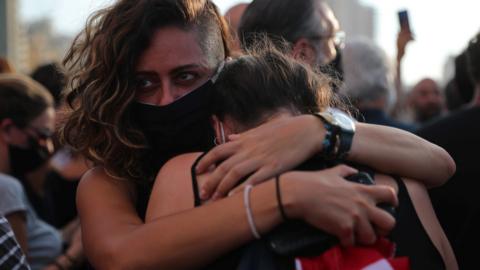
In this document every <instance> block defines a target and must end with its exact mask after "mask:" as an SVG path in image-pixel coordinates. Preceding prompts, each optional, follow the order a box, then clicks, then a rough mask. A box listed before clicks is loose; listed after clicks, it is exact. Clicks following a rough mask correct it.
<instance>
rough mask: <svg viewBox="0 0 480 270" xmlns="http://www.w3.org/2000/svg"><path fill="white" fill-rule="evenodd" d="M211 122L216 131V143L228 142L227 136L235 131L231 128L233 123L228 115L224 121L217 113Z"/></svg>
mask: <svg viewBox="0 0 480 270" xmlns="http://www.w3.org/2000/svg"><path fill="white" fill-rule="evenodd" d="M211 122H212V127H213V130H214V131H215V138H214V140H215V141H214V142H215V145H218V144H222V143H226V142H227V140H228V139H227V136H228V135H230V134H233V133H234V132H233V130H232V129H231V124H232V123H231V122H230V121H228V118H227V117H226V118H225V119H224V121H223V122H222V121H221V120H220V119H219V118H218V117H217V116H216V115H212V120H211Z"/></svg>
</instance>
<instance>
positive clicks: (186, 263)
mask: <svg viewBox="0 0 480 270" xmlns="http://www.w3.org/2000/svg"><path fill="white" fill-rule="evenodd" d="M327 173H329V174H330V175H338V174H342V173H343V174H345V173H351V169H346V168H345V167H344V166H343V167H342V166H340V167H339V168H337V169H335V170H334V169H332V170H330V171H328V172H327ZM331 178H332V177H327V178H326V179H324V178H322V177H319V176H318V174H317V173H316V172H303V173H295V172H291V173H287V174H285V175H282V182H281V189H282V197H283V198H284V205H285V208H286V211H287V214H288V215H289V216H291V217H292V218H301V219H304V220H306V221H307V222H310V223H312V224H314V225H315V226H317V227H319V228H322V229H324V230H325V231H327V232H330V233H332V234H334V235H337V236H338V237H339V238H340V239H341V241H342V243H344V244H353V242H352V241H353V235H362V237H361V238H360V239H359V240H363V241H364V242H371V240H372V239H374V238H375V234H374V233H373V228H372V225H371V223H373V224H374V225H375V226H378V227H380V228H383V229H384V230H386V231H389V230H390V229H391V228H392V227H393V225H394V220H393V218H392V217H391V216H389V215H388V214H387V213H384V211H383V210H380V209H378V208H377V207H376V206H375V204H376V203H377V202H389V203H392V204H396V197H395V195H394V194H393V193H392V191H391V190H390V189H389V188H386V187H373V186H372V187H367V186H362V185H358V184H352V183H349V182H347V181H344V180H343V179H342V180H338V181H332V180H331ZM337 178H338V177H337ZM171 180H173V181H174V179H171ZM130 188H131V187H130V186H129V185H128V184H127V182H119V181H116V182H115V181H113V180H112V179H110V178H108V176H107V175H106V174H105V173H104V171H103V170H102V169H100V168H97V169H94V170H93V171H91V172H89V173H87V174H86V175H85V176H84V177H83V179H82V181H81V183H80V185H79V189H78V193H77V205H78V209H79V215H80V220H81V224H82V233H83V242H84V246H85V251H86V255H87V257H88V258H89V260H90V262H91V263H93V265H94V266H95V267H97V268H100V269H172V268H175V269H191V268H193V267H201V266H203V265H205V264H207V263H209V262H211V261H213V260H214V259H216V258H218V257H220V256H221V255H223V254H225V253H226V252H228V251H230V250H232V249H234V248H236V247H238V246H240V245H242V244H243V243H246V242H248V241H250V240H252V239H253V237H252V233H251V231H250V228H249V225H248V222H247V218H246V215H245V209H244V206H243V196H242V194H237V195H233V196H231V197H228V198H225V199H222V200H219V201H216V202H212V203H209V204H206V205H203V206H202V207H198V208H194V209H190V210H184V211H182V212H180V213H177V214H171V215H168V216H164V217H159V218H156V219H154V220H152V221H151V222H149V223H145V224H144V223H142V220H141V219H140V218H139V217H138V215H137V213H136V211H135V208H134V201H133V198H132V196H131V195H130V191H129V189H130ZM319 193H322V194H326V195H325V196H318V194H319ZM250 200H251V206H252V212H253V216H254V218H255V224H256V226H257V228H258V230H259V231H260V234H263V233H265V232H266V231H269V230H270V229H271V228H272V227H273V226H275V225H276V224H278V223H279V222H280V221H281V217H280V214H279V211H278V208H277V201H276V197H275V187H274V182H273V181H267V182H265V183H262V184H259V185H257V186H255V188H254V189H253V190H252V194H251V198H250ZM325 205H328V206H329V207H325ZM315 206H316V207H315ZM319 206H322V207H319ZM206 217H207V218H206ZM370 222H371V223H370ZM185 258H188V260H186V259H185Z"/></svg>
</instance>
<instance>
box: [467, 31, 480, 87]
mask: <svg viewBox="0 0 480 270" xmlns="http://www.w3.org/2000/svg"><path fill="white" fill-rule="evenodd" d="M466 54H467V59H468V60H467V61H468V70H469V71H470V76H471V77H472V79H473V81H474V83H476V84H478V83H480V33H478V34H477V35H476V36H475V37H474V38H473V39H472V40H471V41H470V43H469V44H468V47H467V51H466Z"/></svg>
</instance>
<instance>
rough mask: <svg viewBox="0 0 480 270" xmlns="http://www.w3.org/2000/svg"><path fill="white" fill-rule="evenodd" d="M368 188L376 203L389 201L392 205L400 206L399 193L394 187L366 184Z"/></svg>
mask: <svg viewBox="0 0 480 270" xmlns="http://www.w3.org/2000/svg"><path fill="white" fill-rule="evenodd" d="M365 187H366V188H368V189H367V190H368V192H369V195H370V196H371V197H372V198H373V199H374V200H375V202H376V203H387V204H390V205H392V206H398V197H397V193H396V192H395V190H394V189H393V188H392V187H389V186H384V185H376V186H365Z"/></svg>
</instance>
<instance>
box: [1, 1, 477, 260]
mask: <svg viewBox="0 0 480 270" xmlns="http://www.w3.org/2000/svg"><path fill="white" fill-rule="evenodd" d="M344 39H345V34H344V33H343V32H342V31H341V25H340V23H339V22H338V20H337V19H336V17H335V13H334V11H333V10H332V9H331V8H330V7H329V6H328V5H327V3H325V2H324V1H323V0H295V1H291V0H253V1H252V2H251V3H241V4H238V5H236V6H234V7H232V8H231V9H230V10H229V11H227V12H226V13H225V15H224V16H222V15H221V14H220V12H219V10H218V8H217V7H216V6H215V4H214V3H213V2H211V1H210V0H145V1H132V0H117V1H115V2H114V3H112V4H111V6H110V7H107V8H104V9H101V10H98V11H96V12H95V13H94V14H92V16H90V18H89V20H88V21H87V23H86V26H85V28H84V29H83V30H82V31H81V32H80V33H79V34H78V36H77V37H76V38H75V40H74V41H73V44H72V46H71V48H70V49H69V51H68V52H67V54H66V56H65V58H64V61H63V62H62V63H61V64H48V65H45V66H41V67H39V68H38V69H36V70H35V71H34V72H33V73H32V74H31V75H30V76H26V75H21V74H19V73H18V72H16V71H15V69H14V67H12V66H11V65H10V64H9V63H8V61H6V60H3V59H0V73H1V74H0V132H1V136H0V234H1V235H0V269H4V268H5V269H48V270H54V269H59V270H63V269H368V268H367V267H374V265H375V267H379V268H378V269H454V270H455V269H475V267H474V265H475V250H476V247H475V246H476V243H477V241H476V240H477V239H480V234H479V233H478V232H477V231H476V225H480V207H479V205H478V202H477V201H476V199H475V198H476V194H475V192H476V186H477V185H476V182H475V180H476V178H477V177H478V176H476V174H475V172H476V171H475V167H474V166H475V157H474V153H476V152H477V151H476V150H480V149H478V148H479V146H480V144H479V143H477V142H476V139H477V138H478V137H479V135H480V134H478V133H479V132H480V131H479V125H478V118H479V117H480V116H479V113H480V111H479V108H480V106H479V105H480V33H479V34H477V36H475V37H473V38H472V40H471V41H470V43H469V44H466V45H467V46H466V50H465V51H464V52H463V53H462V54H461V55H460V56H459V57H458V58H457V60H456V61H455V76H454V78H452V79H451V81H450V82H449V83H448V84H447V86H446V87H445V90H442V89H441V86H440V84H439V83H438V82H436V81H434V80H432V79H430V78H425V79H422V80H421V81H419V82H418V83H417V84H416V85H414V86H413V87H412V89H411V90H409V91H407V90H406V87H405V86H404V85H403V83H402V78H401V70H402V67H401V63H402V59H403V58H404V56H405V54H406V53H407V51H406V48H407V45H408V43H410V42H412V40H413V38H412V33H410V31H409V29H408V28H403V27H402V28H401V29H400V31H399V34H398V38H397V58H396V66H395V68H392V67H391V66H390V64H389V60H388V58H387V56H386V54H385V52H384V51H383V50H382V48H380V47H378V46H377V45H375V43H374V42H373V41H371V40H368V39H349V38H348V37H347V41H346V42H345V41H344ZM472 267H473V268H472ZM375 269H377V268H375Z"/></svg>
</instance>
